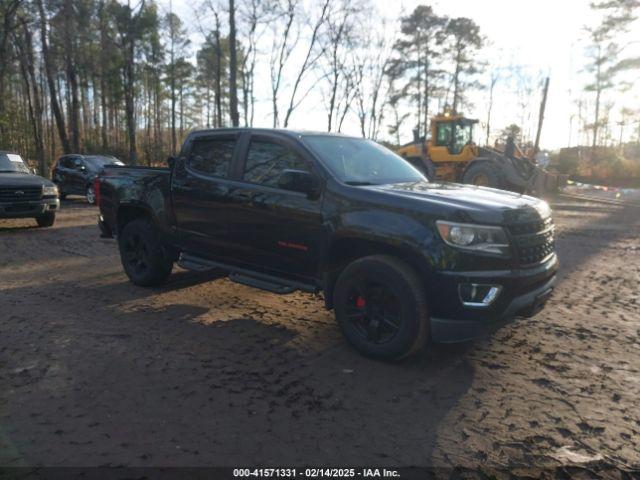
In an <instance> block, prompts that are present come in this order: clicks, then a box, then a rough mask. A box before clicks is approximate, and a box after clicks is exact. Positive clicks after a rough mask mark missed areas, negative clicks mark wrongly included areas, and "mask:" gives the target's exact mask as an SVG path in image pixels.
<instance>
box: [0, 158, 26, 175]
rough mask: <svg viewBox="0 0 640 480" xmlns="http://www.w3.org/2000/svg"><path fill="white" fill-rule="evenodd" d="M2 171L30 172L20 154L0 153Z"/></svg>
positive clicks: (0, 168)
mask: <svg viewBox="0 0 640 480" xmlns="http://www.w3.org/2000/svg"><path fill="white" fill-rule="evenodd" d="M0 172H18V173H30V172H29V167H27V166H26V165H25V163H24V161H23V160H22V157H21V156H20V155H16V154H14V153H0Z"/></svg>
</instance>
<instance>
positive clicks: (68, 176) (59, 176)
mask: <svg viewBox="0 0 640 480" xmlns="http://www.w3.org/2000/svg"><path fill="white" fill-rule="evenodd" d="M75 158H77V155H64V156H62V157H60V159H59V160H58V164H57V166H56V168H55V170H54V172H53V180H54V182H55V183H56V184H58V185H59V187H60V189H61V190H62V191H63V192H64V193H76V188H75V184H74V176H75V170H74V165H73V162H74V159H75Z"/></svg>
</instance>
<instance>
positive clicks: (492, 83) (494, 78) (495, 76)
mask: <svg viewBox="0 0 640 480" xmlns="http://www.w3.org/2000/svg"><path fill="white" fill-rule="evenodd" d="M499 79H500V71H499V70H498V69H496V68H494V69H493V70H491V76H490V78H489V101H488V102H487V125H486V138H485V145H489V135H491V111H492V110H493V90H494V89H495V87H496V84H497V83H498V80H499Z"/></svg>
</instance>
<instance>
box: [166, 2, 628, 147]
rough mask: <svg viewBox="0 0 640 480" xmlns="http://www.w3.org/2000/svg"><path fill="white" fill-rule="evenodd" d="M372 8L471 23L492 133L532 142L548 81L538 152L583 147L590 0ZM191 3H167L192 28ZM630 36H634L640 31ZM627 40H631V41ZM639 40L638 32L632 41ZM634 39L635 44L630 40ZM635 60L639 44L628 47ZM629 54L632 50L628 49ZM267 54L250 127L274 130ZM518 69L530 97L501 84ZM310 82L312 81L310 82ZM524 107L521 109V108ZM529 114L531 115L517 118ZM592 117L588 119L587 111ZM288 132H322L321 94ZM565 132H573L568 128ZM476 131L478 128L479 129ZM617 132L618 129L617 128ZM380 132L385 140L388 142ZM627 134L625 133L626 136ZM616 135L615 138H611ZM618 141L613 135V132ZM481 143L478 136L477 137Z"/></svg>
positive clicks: (476, 102)
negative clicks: (517, 132)
mask: <svg viewBox="0 0 640 480" xmlns="http://www.w3.org/2000/svg"><path fill="white" fill-rule="evenodd" d="M372 1H373V2H374V4H375V5H376V7H377V10H378V13H376V15H377V16H378V17H380V18H381V22H380V23H381V24H382V19H383V18H386V19H387V20H388V21H389V22H391V23H392V22H394V21H397V19H398V18H399V17H400V16H402V15H406V14H408V13H410V12H411V11H412V10H413V9H414V8H415V7H416V6H417V5H420V4H427V5H431V6H432V7H433V8H434V10H435V12H436V13H437V14H439V15H447V16H449V17H458V16H464V17H469V18H471V19H473V20H474V21H475V22H476V23H477V24H478V25H479V27H480V31H481V33H482V34H483V35H484V36H485V39H486V41H485V48H483V50H482V51H481V52H480V54H479V60H481V61H482V62H484V65H486V66H485V67H484V68H483V71H482V72H481V73H480V75H479V76H478V80H480V81H481V82H484V83H488V80H489V78H490V72H491V70H495V69H497V70H498V71H499V72H504V74H503V75H501V78H500V79H499V80H498V83H497V84H496V88H495V90H494V105H493V111H492V121H491V126H492V131H493V132H494V133H496V134H497V133H498V131H499V130H500V129H502V128H504V127H506V126H507V125H509V124H511V123H516V124H522V125H524V131H525V135H527V134H528V136H529V137H530V138H532V137H534V136H535V126H536V124H537V117H538V107H539V103H540V99H541V93H542V86H541V82H542V79H543V78H544V77H545V76H549V78H550V83H549V93H548V99H547V108H546V113H545V120H544V125H543V129H542V135H541V146H542V147H543V148H547V149H558V148H561V147H565V146H567V145H569V144H571V145H575V144H577V142H580V141H582V143H585V142H586V139H585V138H584V135H582V136H580V134H579V132H578V129H577V120H576V119H575V118H574V120H573V121H571V117H572V115H573V116H574V117H575V114H576V113H577V106H576V103H577V101H578V100H579V99H580V98H584V99H587V100H589V99H590V96H589V95H591V94H586V93H585V92H584V91H583V87H584V85H585V83H586V82H587V80H588V77H586V73H585V72H584V65H585V63H586V59H585V45H586V44H585V41H584V40H585V33H584V26H585V24H589V23H593V22H595V21H596V20H597V17H596V16H595V15H594V13H593V12H592V11H591V10H590V8H589V0H526V1H525V0H482V1H481V0H444V1H443V0H434V1H431V2H425V1H419V0H395V1H394V0H372ZM159 3H160V4H161V7H162V8H164V9H167V8H168V5H169V0H160V2H159ZM194 5H195V4H194V1H184V0H172V8H173V9H174V11H175V12H176V13H178V14H179V15H180V16H181V17H182V18H183V20H185V23H186V24H187V25H189V24H191V25H194V24H195V20H194V19H195V17H196V16H197V17H198V18H199V19H200V21H201V22H202V21H205V22H206V20H203V19H205V18H206V17H205V16H203V15H200V14H197V15H196V14H194V11H197V9H194ZM636 31H638V32H640V25H637V28H636ZM633 35H634V34H633V33H632V34H631V36H632V37H633ZM190 36H191V39H192V43H193V44H194V45H195V46H197V45H198V44H199V43H200V42H201V41H202V36H201V35H200V33H199V29H198V28H195V27H192V28H191V29H190ZM637 36H638V38H637V40H639V41H640V33H638V34H637ZM632 40H635V39H634V38H632ZM632 48H635V52H636V53H638V54H639V55H640V42H639V43H638V44H636V45H635V46H634V47H632ZM631 51H632V52H633V50H631ZM268 63H269V52H268V51H266V52H264V53H263V58H262V59H259V66H258V71H257V73H256V80H257V81H256V84H257V86H258V87H257V92H256V93H257V97H258V103H257V106H256V117H255V126H264V127H270V126H272V119H271V110H270V105H269V98H270V97H269V70H268V68H269V67H268ZM513 66H518V67H519V68H520V69H521V70H522V71H523V72H526V73H528V74H529V75H531V76H532V77H534V78H535V82H534V83H533V84H532V85H531V86H532V90H531V92H530V94H529V95H522V94H520V95H518V94H516V92H515V91H516V87H515V86H514V82H513V80H511V81H509V80H507V78H506V77H507V67H511V68H512V67H513ZM310 81H313V80H312V79H310ZM638 90H640V84H638V85H636V88H635V89H634V90H631V91H629V92H627V93H625V94H619V93H615V92H611V93H610V94H609V97H608V99H609V100H611V101H613V102H614V110H613V111H614V113H613V115H612V116H613V118H614V119H615V118H616V115H617V113H615V112H616V110H617V109H619V108H620V107H621V106H628V107H633V108H640V92H638ZM470 100H471V103H472V104H473V108H468V111H465V112H462V113H464V114H465V115H467V116H470V117H472V118H478V119H479V120H480V121H481V122H485V120H486V112H487V100H488V93H487V91H480V92H476V93H474V94H473V95H472V96H471V97H470ZM523 104H526V105H527V106H526V107H525V108H522V105H523ZM523 112H529V116H528V117H526V116H523ZM585 113H588V114H589V115H591V112H590V111H588V112H585ZM293 124H294V125H293V127H294V128H304V129H308V130H325V129H326V111H325V109H324V107H323V103H322V97H321V93H320V91H319V89H316V88H314V89H312V91H311V94H310V96H309V97H308V98H307V99H306V101H305V102H304V103H303V104H302V105H301V107H300V109H299V110H298V111H296V113H295V114H294V117H293ZM570 125H573V128H572V129H570ZM411 128H412V125H411V124H410V123H409V122H408V123H407V124H405V126H404V129H403V131H402V140H403V141H409V140H410V139H411ZM481 128H482V127H481ZM616 128H619V127H616ZM386 130H387V129H386V128H384V129H383V135H382V137H383V139H384V138H385V137H388V135H386ZM630 130H631V129H630V128H628V131H627V133H630ZM343 132H345V133H350V134H355V135H358V134H359V127H358V122H357V118H356V117H355V115H352V116H350V117H349V118H347V120H346V121H345V125H344V128H343ZM614 133H615V132H614ZM616 135H617V133H616ZM479 139H480V140H482V141H484V136H481V137H480V138H479Z"/></svg>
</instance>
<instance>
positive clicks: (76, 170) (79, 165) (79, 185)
mask: <svg viewBox="0 0 640 480" xmlns="http://www.w3.org/2000/svg"><path fill="white" fill-rule="evenodd" d="M71 178H72V184H73V190H74V191H75V193H77V194H78V195H84V194H85V193H86V189H87V165H86V164H85V162H84V160H83V158H82V157H81V156H79V155H78V156H77V157H74V159H73V170H72V173H71Z"/></svg>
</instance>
